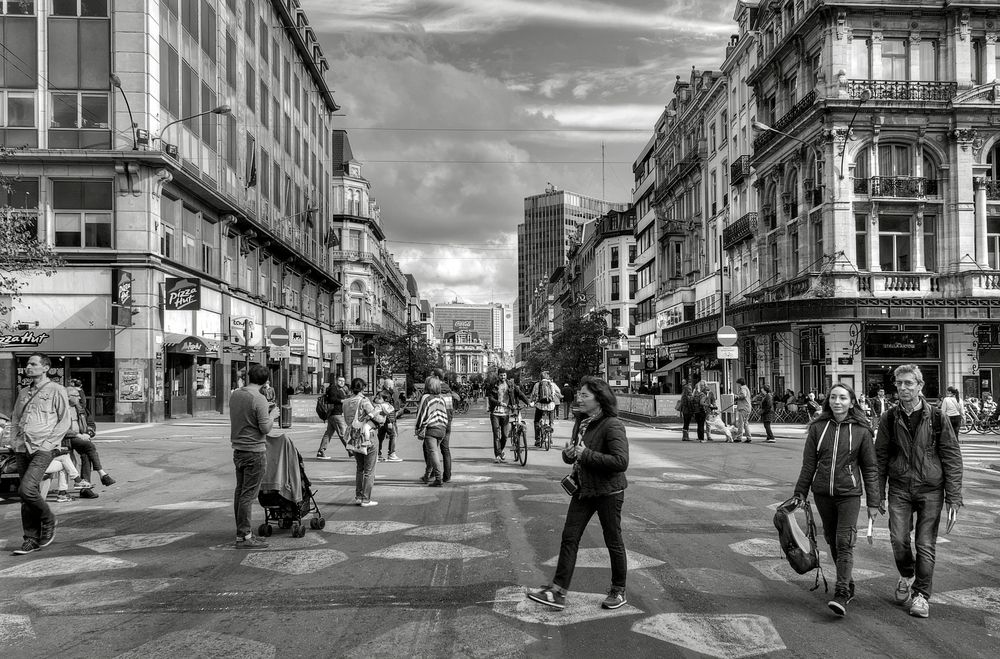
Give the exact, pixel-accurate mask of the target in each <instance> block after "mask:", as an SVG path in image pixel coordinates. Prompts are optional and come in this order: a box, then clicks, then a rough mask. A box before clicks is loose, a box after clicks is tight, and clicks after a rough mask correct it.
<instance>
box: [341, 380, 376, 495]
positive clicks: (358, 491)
mask: <svg viewBox="0 0 1000 659" xmlns="http://www.w3.org/2000/svg"><path fill="white" fill-rule="evenodd" d="M351 393H352V394H353V395H352V396H351V397H350V398H346V399H344V418H345V419H351V421H350V425H349V426H348V429H347V433H348V435H349V436H350V440H349V441H348V443H347V451H348V452H349V453H351V454H353V455H354V460H355V462H357V465H358V470H357V475H356V477H355V479H354V503H355V504H356V505H358V506H377V505H378V501H372V487H373V486H374V485H375V465H376V464H377V463H378V452H377V451H376V450H375V442H373V441H372V434H373V433H374V432H375V426H376V425H377V424H378V423H381V422H384V420H385V419H384V417H383V418H382V421H379V412H378V411H377V410H376V409H375V406H374V405H373V404H372V402H371V401H370V400H368V398H366V397H365V381H364V380H362V379H361V378H354V379H353V380H351Z"/></svg>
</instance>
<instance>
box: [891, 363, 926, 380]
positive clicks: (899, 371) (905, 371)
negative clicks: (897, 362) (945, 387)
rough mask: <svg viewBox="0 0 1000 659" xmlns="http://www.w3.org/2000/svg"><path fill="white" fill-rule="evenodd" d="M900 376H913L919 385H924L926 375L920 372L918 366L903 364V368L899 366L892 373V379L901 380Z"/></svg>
mask: <svg viewBox="0 0 1000 659" xmlns="http://www.w3.org/2000/svg"><path fill="white" fill-rule="evenodd" d="M900 375H913V377H914V378H915V379H916V380H917V384H923V383H924V374H923V373H921V372H920V367H919V366H917V365H916V364H903V365H902V366H897V367H896V370H895V371H893V372H892V377H894V378H895V379H897V380H898V379H899V376H900Z"/></svg>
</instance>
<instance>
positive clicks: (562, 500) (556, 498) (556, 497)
mask: <svg viewBox="0 0 1000 659" xmlns="http://www.w3.org/2000/svg"><path fill="white" fill-rule="evenodd" d="M519 500H520V501H536V502H538V503H557V504H559V505H561V506H566V505H569V497H568V496H566V495H565V494H559V493H556V494H525V495H524V496H523V497H519Z"/></svg>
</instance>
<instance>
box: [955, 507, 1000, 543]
mask: <svg viewBox="0 0 1000 659" xmlns="http://www.w3.org/2000/svg"><path fill="white" fill-rule="evenodd" d="M958 517H959V522H958V524H956V525H955V528H953V529H952V530H951V535H956V536H958V537H959V538H977V539H983V538H1000V529H997V528H996V527H995V526H969V525H967V524H962V520H961V518H962V513H959V514H958Z"/></svg>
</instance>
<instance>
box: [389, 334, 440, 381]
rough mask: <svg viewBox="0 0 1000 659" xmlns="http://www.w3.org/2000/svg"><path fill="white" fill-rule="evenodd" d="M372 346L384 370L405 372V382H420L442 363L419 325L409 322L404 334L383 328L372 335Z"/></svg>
mask: <svg viewBox="0 0 1000 659" xmlns="http://www.w3.org/2000/svg"><path fill="white" fill-rule="evenodd" d="M375 348H376V351H377V354H378V358H379V363H380V365H381V366H382V371H383V373H387V374H388V373H406V380H407V386H408V387H412V386H413V384H414V383H415V382H423V381H424V379H425V378H426V377H427V376H428V375H430V374H431V371H433V370H434V369H435V368H439V367H440V366H441V356H440V355H439V354H438V350H437V348H435V347H434V346H433V345H431V343H430V341H428V340H427V336H426V335H425V334H424V332H423V330H422V328H421V327H420V326H419V325H414V324H410V325H408V326H407V329H406V332H405V333H403V334H389V333H388V332H383V333H381V334H379V335H377V336H376V337H375Z"/></svg>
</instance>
